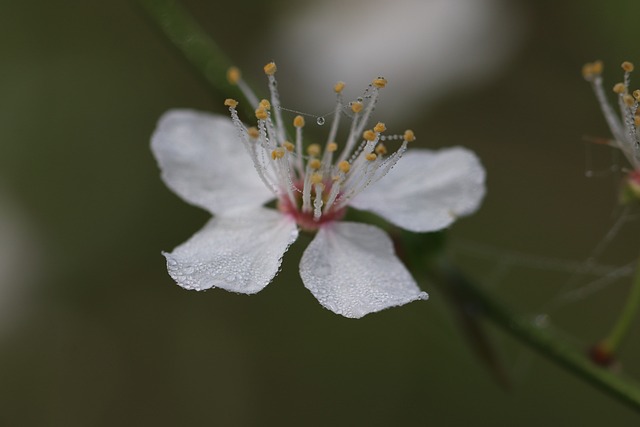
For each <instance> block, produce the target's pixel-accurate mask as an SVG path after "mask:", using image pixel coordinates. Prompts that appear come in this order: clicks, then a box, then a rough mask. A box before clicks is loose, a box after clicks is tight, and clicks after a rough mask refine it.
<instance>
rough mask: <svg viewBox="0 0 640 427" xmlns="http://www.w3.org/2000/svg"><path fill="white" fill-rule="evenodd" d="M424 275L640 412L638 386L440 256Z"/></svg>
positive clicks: (508, 330) (548, 356) (548, 357)
mask: <svg viewBox="0 0 640 427" xmlns="http://www.w3.org/2000/svg"><path fill="white" fill-rule="evenodd" d="M425 273H426V274H427V277H428V278H429V279H431V280H432V281H434V282H435V283H436V284H437V285H439V286H440V287H442V288H444V289H445V290H446V289H448V288H454V290H455V292H456V293H459V294H463V295H465V298H466V299H467V301H470V302H471V303H472V304H473V308H474V310H475V311H476V313H477V314H478V315H480V316H484V317H486V318H487V319H489V320H490V321H492V322H493V323H495V324H496V325H497V326H499V327H500V328H502V329H503V330H505V331H506V332H508V333H510V334H511V335H512V336H513V337H515V338H516V339H518V340H519V341H521V342H522V343H523V344H525V345H527V346H529V347H531V348H533V349H534V350H536V351H538V353H540V354H541V355H542V356H544V357H546V358H547V359H549V360H551V361H553V362H555V363H556V364H558V365H559V366H561V367H563V368H565V369H566V370H568V371H569V372H571V373H573V374H575V375H576V376H577V377H579V378H582V379H583V380H585V381H586V382H588V383H590V384H591V385H593V386H595V387H596V388H598V389H600V390H602V391H603V392H605V393H607V394H609V395H610V396H612V397H614V398H615V399H617V400H619V401H621V402H623V403H625V404H627V405H628V406H630V407H631V408H633V409H635V410H636V411H640V387H639V386H638V384H637V383H635V382H633V381H631V380H629V379H626V378H623V377H621V376H619V375H615V374H613V373H612V372H610V371H608V370H606V369H604V368H602V367H600V366H597V365H596V364H595V363H593V362H592V361H591V360H589V359H588V358H587V357H586V356H585V354H583V352H580V351H576V350H575V349H574V348H572V347H570V346H568V345H566V344H565V343H564V342H563V341H561V340H560V339H558V338H556V337H555V336H553V335H552V333H550V332H549V331H548V330H546V329H542V328H540V327H538V326H536V325H535V324H533V323H532V322H531V321H530V320H529V319H526V318H523V317H522V316H518V315H516V314H515V313H514V312H513V311H512V310H511V309H510V308H508V307H507V306H505V305H504V304H502V303H501V302H500V301H499V300H498V298H496V296H495V295H492V294H491V293H490V292H489V291H487V290H486V289H485V288H483V287H482V286H480V285H478V284H476V283H474V282H473V281H471V280H469V279H468V278H467V277H465V276H464V275H463V274H462V273H461V272H460V271H459V270H458V269H457V268H456V267H455V266H453V265H451V264H450V263H449V262H448V260H446V258H443V257H441V258H439V259H437V261H435V262H432V263H431V264H430V265H429V266H428V268H427V269H426V270H425ZM585 353H586V352H585Z"/></svg>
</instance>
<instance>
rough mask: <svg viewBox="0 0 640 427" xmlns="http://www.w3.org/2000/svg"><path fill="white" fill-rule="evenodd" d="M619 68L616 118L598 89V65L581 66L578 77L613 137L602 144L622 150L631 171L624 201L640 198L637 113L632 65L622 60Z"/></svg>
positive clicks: (639, 114) (600, 66)
mask: <svg viewBox="0 0 640 427" xmlns="http://www.w3.org/2000/svg"><path fill="white" fill-rule="evenodd" d="M621 66H622V69H623V70H624V80H623V81H622V82H620V83H616V84H615V85H614V86H613V91H614V92H615V93H616V94H617V97H618V107H619V109H620V115H619V116H618V114H617V113H616V112H615V110H614V109H613V107H612V106H611V104H609V101H608V99H607V96H606V94H605V91H604V88H603V86H602V69H603V64H602V62H600V61H596V62H592V63H588V64H585V66H584V67H583V68H582V75H583V76H584V78H585V79H586V80H587V81H589V82H590V83H591V86H592V87H593V90H594V92H595V94H596V98H597V99H598V102H599V104H600V108H601V109H602V113H603V115H604V118H605V120H606V121H607V124H608V125H609V129H610V130H611V133H612V135H613V138H614V139H613V140H607V141H606V143H607V144H608V145H610V146H612V147H615V148H618V149H619V150H620V151H622V153H623V154H624V156H625V157H626V158H627V160H628V161H629V164H631V167H632V168H633V169H632V170H631V171H629V173H628V174H627V177H626V180H625V187H624V189H623V190H624V192H623V195H622V197H623V201H628V200H631V199H640V110H638V106H639V105H640V103H639V102H640V90H634V91H633V92H632V93H630V89H629V87H630V83H631V72H632V71H633V68H634V66H633V64H632V63H631V62H628V61H625V62H623V63H622V65H621Z"/></svg>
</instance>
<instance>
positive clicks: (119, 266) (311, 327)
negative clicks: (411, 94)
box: [0, 0, 640, 426]
mask: <svg viewBox="0 0 640 427" xmlns="http://www.w3.org/2000/svg"><path fill="white" fill-rule="evenodd" d="M184 3H185V5H186V6H187V7H188V9H189V10H190V11H192V12H193V14H194V15H195V16H196V18H197V19H198V21H199V22H200V23H201V24H202V25H203V26H204V27H205V28H207V30H208V31H209V32H210V33H211V34H212V35H213V36H214V37H215V38H216V40H217V41H218V42H219V43H220V45H221V46H222V47H223V48H224V49H225V50H226V51H227V52H228V55H229V56H230V57H231V58H232V59H233V60H234V61H235V62H236V63H237V65H239V66H240V67H241V68H242V69H243V71H244V72H245V74H246V75H247V76H248V77H249V79H250V80H253V81H258V82H261V81H262V76H261V67H262V65H263V64H264V63H266V62H267V61H269V60H271V59H275V60H276V61H278V58H279V56H280V55H281V54H282V49H283V47H282V46H276V45H272V44H269V43H267V41H268V40H269V37H268V36H269V35H270V34H272V33H273V32H275V31H277V30H278V27H279V26H281V25H283V22H286V21H283V20H282V16H283V15H284V14H285V13H289V12H291V10H292V8H294V5H297V6H296V7H298V8H300V7H301V6H300V5H299V4H298V3H288V2H286V1H284V0H282V1H278V2H274V3H268V2H253V1H249V0H236V1H234V2H224V3H223V4H221V2H214V1H204V0H201V1H196V0H190V1H185V2H184ZM512 3H513V5H516V6H517V8H518V10H519V15H518V19H519V21H518V25H519V26H521V27H522V34H521V37H522V39H521V40H520V42H519V43H518V47H517V48H516V49H515V51H514V52H513V53H512V55H511V56H510V60H508V61H506V62H505V65H504V66H502V67H501V69H500V70H499V71H498V72H497V73H495V74H494V75H493V77H492V78H491V79H489V80H487V82H486V84H484V85H479V86H475V87H474V88H472V89H466V90H465V91H464V92H457V93H456V92H454V93H452V94H451V95H450V96H447V97H446V98H444V99H440V100H439V101H438V102H437V103H435V104H430V105H429V106H426V105H425V106H424V108H425V113H419V112H418V113H415V114H412V117H411V118H410V121H409V118H407V119H406V121H403V116H402V115H398V116H397V117H394V118H393V125H394V128H397V129H403V128H404V127H409V126H411V127H413V128H414V130H415V131H416V133H417V134H418V135H419V136H420V138H421V141H422V142H424V143H425V144H426V145H428V146H431V147H444V146H452V145H458V144H460V145H464V146H466V147H469V148H471V149H473V150H475V151H476V152H477V153H478V155H479V156H480V158H481V159H482V161H483V163H484V165H485V167H486V169H487V171H488V195H487V198H486V200H485V203H484V205H483V207H482V209H481V210H480V211H479V212H478V213H477V214H475V215H473V216H471V217H469V218H466V219H463V220H461V221H459V222H458V223H456V224H455V226H454V227H453V228H452V230H451V232H450V233H449V234H450V245H449V250H450V251H451V252H452V254H453V255H454V256H455V257H456V258H457V259H458V261H459V263H460V265H461V266H462V268H463V269H465V270H467V271H468V272H469V273H470V274H471V275H473V276H474V277H477V278H478V279H481V280H484V282H485V285H486V286H490V287H492V288H493V289H494V290H495V291H496V292H497V293H498V294H499V295H500V296H501V297H502V298H504V299H505V300H506V301H508V302H509V303H510V304H512V305H513V306H514V307H516V308H518V309H519V310H521V311H522V313H523V314H525V315H531V316H534V315H536V314H538V313H541V312H543V311H544V310H545V307H546V306H547V304H548V303H549V302H551V301H554V300H555V299H557V298H558V296H559V295H561V294H562V292H563V291H564V290H566V289H567V286H565V285H566V284H567V283H569V284H573V285H576V286H584V285H586V284H588V283H589V282H591V281H593V280H596V279H598V278H599V276H597V275H596V276H585V277H578V278H577V279H575V278H574V279H572V278H571V274H570V273H566V272H564V273H562V272H558V271H555V270H554V269H553V268H549V267H544V268H525V267H524V266H521V265H515V264H514V265H511V264H509V265H507V266H506V269H504V270H500V268H501V266H504V262H505V257H506V258H518V257H517V254H519V253H525V254H529V255H527V256H525V257H524V258H518V259H520V262H518V261H517V260H516V264H522V263H523V262H525V261H535V260H536V259H537V258H535V257H534V256H543V257H549V258H551V259H562V260H568V261H567V262H566V263H562V262H561V263H560V265H561V267H563V266H564V267H567V268H565V269H566V270H570V263H569V261H583V260H585V259H587V258H588V257H589V254H590V253H591V252H592V250H593V249H594V248H595V247H596V246H597V245H598V243H599V242H601V241H602V239H603V236H604V235H605V233H606V232H607V230H608V229H609V228H610V227H611V225H612V224H613V222H614V220H615V214H616V209H615V206H616V188H617V179H618V178H617V177H616V176H615V174H604V175H603V176H598V177H595V178H586V177H585V171H586V170H587V166H585V156H586V155H592V157H593V163H594V165H593V167H594V169H606V168H608V167H610V166H611V165H612V164H614V165H615V164H617V163H615V160H614V161H612V153H611V152H610V151H609V150H608V149H606V148H602V147H589V146H588V144H587V143H585V141H584V137H585V135H595V136H608V135H609V132H608V129H607V128H606V125H605V122H604V119H603V118H602V117H601V114H600V112H599V108H598V106H597V104H596V102H595V99H594V97H593V95H592V93H591V90H590V88H589V85H588V84H587V83H585V82H584V81H583V80H582V78H581V76H580V68H581V66H582V64H583V63H584V62H586V61H591V60H594V59H601V60H603V61H605V64H606V68H605V81H606V82H607V84H606V85H607V87H609V86H611V85H613V83H615V82H617V81H619V80H620V79H621V76H622V73H621V72H620V70H619V68H618V64H619V63H620V62H622V61H623V60H627V59H628V60H630V61H636V62H640V57H638V56H637V55H638V50H637V42H638V31H637V17H638V16H640V3H638V2H635V1H622V0H619V1H612V2H607V3H606V5H605V3H604V2H601V1H597V0H589V1H578V0H574V1H564V2H553V1H534V0H529V1H524V0H523V1H517V2H512ZM0 5H1V7H0V11H1V13H0V215H4V218H0V232H1V233H2V234H0V247H2V249H0V256H3V257H5V262H3V263H0V266H4V267H3V268H5V269H6V270H7V271H8V272H7V273H6V274H5V276H6V277H5V276H0V278H2V283H0V313H1V315H0V320H1V321H2V323H1V324H0V425H6V426H18V425H19V426H103V425H104V426H107V425H157V426H174V425H423V424H428V425H435V426H441V425H442V426H447V425H492V426H495V425H505V426H506V425H521V426H537V425H540V424H546V425H583V426H599V425H634V424H635V423H637V414H636V413H634V412H632V411H631V410H630V409H628V408H627V407H625V406H623V405H622V404H620V403H618V402H616V401H613V400H612V399H610V398H609V397H607V396H605V395H603V394H601V393H600V392H599V391H597V390H594V389H593V388H591V387H590V386H587V385H586V384H585V383H584V382H582V381H581V380H579V379H577V378H575V377H573V376H571V375H569V374H567V373H566V372H565V371H563V370H561V369H560V368H558V367H556V366H555V365H552V364H551V363H550V362H548V361H546V360H543V359H541V358H539V357H537V356H535V355H533V354H531V353H530V352H529V351H528V350H527V349H525V348H524V347H522V346H521V345H519V344H518V343H515V342H513V341H512V340H511V339H510V338H508V337H506V336H504V335H503V334H502V332H500V331H497V330H493V329H492V328H490V329H489V332H490V335H491V338H492V341H493V342H494V344H495V345H496V348H497V350H498V352H499V354H500V358H501V360H502V362H503V363H504V366H505V369H506V370H507V371H508V372H509V374H510V376H511V379H512V387H511V389H509V390H504V389H503V388H501V387H500V386H499V385H498V384H497V383H496V382H495V381H494V380H493V378H492V377H491V375H490V374H489V373H488V372H487V371H486V370H485V369H484V367H483V366H482V364H481V363H480V362H479V361H478V360H477V359H476V358H475V356H474V355H473V354H472V352H471V351H470V349H469V347H468V345H467V343H466V341H465V339H464V337H463V335H462V334H461V333H460V330H459V329H458V326H457V324H456V322H455V317H454V315H453V313H452V312H451V311H450V307H449V306H448V305H447V303H446V301H444V299H443V296H442V294H439V293H438V292H437V290H436V289H434V288H433V287H432V286H430V285H429V284H428V283H422V287H423V289H425V290H427V291H428V292H429V293H430V294H431V299H430V300H429V301H428V302H424V303H412V304H409V305H408V306H405V307H403V308H396V309H391V310H387V311H384V312H381V313H377V314H373V315H369V316H367V317H365V318H364V319H362V320H358V321H354V320H349V319H345V318H342V317H339V316H337V315H334V314H332V313H331V312H329V311H327V310H325V309H323V308H322V307H321V306H320V305H319V304H318V303H317V302H316V301H315V299H314V298H313V297H312V296H311V295H310V294H309V292H308V291H307V290H306V289H305V288H304V287H303V286H302V283H301V282H300V280H299V277H298V274H297V264H298V261H299V258H300V255H301V252H302V249H303V246H302V245H295V246H294V248H293V249H292V250H291V251H289V253H288V254H287V257H286V258H285V261H284V264H283V272H282V273H281V274H280V275H279V276H278V277H277V279H276V280H275V281H274V283H273V284H271V285H270V286H268V287H267V288H266V289H265V290H264V291H263V292H261V293H259V294H257V295H255V296H251V297H247V296H242V295H235V294H231V293H228V292H224V291H220V290H214V291H209V292H206V293H195V292H188V291H185V290H183V289H181V288H179V287H178V286H176V285H175V284H174V283H173V281H172V280H171V278H170V277H169V276H168V275H167V273H166V269H165V264H164V259H163V257H162V256H161V255H160V251H161V250H170V249H172V248H173V247H174V246H176V245H178V244H180V243H182V242H183V241H185V240H186V239H187V238H188V237H189V236H191V234H192V233H194V232H195V231H197V230H198V229H199V228H200V227H201V226H202V225H203V224H204V223H205V221H206V220H207V219H208V217H209V215H208V214H207V213H206V212H204V211H201V210H199V209H197V208H194V207H191V206H189V205H187V204H185V203H184V202H182V201H181V200H180V199H179V198H178V197H176V196H175V195H174V194H172V193H171V192H170V191H169V190H168V189H167V188H166V187H165V186H164V184H163V183H162V182H161V180H160V178H159V172H158V169H157V167H156V164H155V160H154V159H153V157H152V155H151V152H150V150H149V137H150V135H151V133H152V131H153V129H154V126H155V123H156V120H157V119H158V117H159V116H160V115H161V114H162V113H163V112H164V111H166V110H167V109H169V108H176V107H189V108H197V109H204V110H210V111H215V112H220V113H224V108H223V107H222V100H223V99H222V96H221V95H219V94H212V93H211V92H209V91H208V89H207V87H206V86H205V85H204V84H203V82H202V81H201V80H200V79H199V77H198V76H197V75H196V74H195V73H194V72H193V71H192V70H191V69H190V67H189V66H188V65H187V64H186V63H185V62H184V61H183V60H182V59H181V58H180V57H179V55H177V53H176V52H175V51H174V50H173V49H172V48H171V47H170V46H169V45H167V44H166V42H165V40H164V39H163V38H162V37H161V36H160V34H159V33H158V32H157V31H156V29H155V28H154V27H153V25H151V23H150V22H149V21H148V20H147V19H146V18H145V16H144V14H143V13H142V12H141V10H140V9H138V8H137V7H136V4H135V3H134V2H126V1H112V2H93V1H90V2H80V1H65V0H62V1H57V2H47V1H42V0H40V1H23V2H16V1H8V0H2V1H0ZM336 13H339V11H336ZM291 19H295V18H291ZM329 24H330V23H327V28H328V31H330V28H331V27H330V25H329ZM355 24H357V25H360V29H361V30H363V31H371V32H372V34H373V36H376V37H378V36H379V37H385V34H388V33H390V32H392V31H402V29H401V28H390V27H388V26H385V25H384V22H363V23H358V22H356V23H355ZM407 42H408V43H418V42H419V41H416V40H408V41H407ZM326 48H327V49H331V46H326ZM488 48H490V46H489V47H488ZM357 54H358V53H357V52H354V60H357ZM634 55H635V56H634ZM381 62H382V63H384V54H381ZM379 73H380V71H379V70H371V76H375V75H378V74H379ZM292 74H293V73H291V74H289V76H290V77H291V79H292V80H294V79H293V76H292ZM365 77H366V78H368V77H369V76H365ZM313 78H314V76H312V75H311V76H304V80H305V81H306V82H307V83H306V84H313ZM416 78H419V76H416ZM279 83H280V87H281V88H282V90H283V96H285V98H284V101H283V102H284V105H285V106H287V100H286V95H287V94H288V93H289V94H291V93H294V92H304V87H300V86H299V84H300V83H298V81H296V83H295V85H298V86H293V87H289V88H288V89H285V87H286V86H287V71H286V69H282V71H281V72H280V73H279ZM292 85H293V83H292ZM388 90H389V91H392V90H393V81H391V82H390V85H389V88H388ZM287 91H288V92H287ZM382 102H384V99H383V101H382ZM293 108H295V106H294V107H293ZM318 108H319V109H320V110H330V109H331V105H329V107H328V108H326V109H325V108H324V107H318ZM387 125H388V126H389V120H387ZM612 162H613V163H612ZM620 164H621V165H622V166H624V164H623V163H620ZM638 231H640V230H639V226H638V221H632V222H630V223H629V224H627V225H626V226H625V227H624V228H623V229H622V231H620V232H619V233H617V235H616V236H615V239H613V241H612V242H611V244H610V246H609V247H608V249H607V250H606V251H605V252H604V253H603V254H602V255H600V256H598V259H597V261H598V262H599V263H603V264H609V265H614V266H621V265H625V264H627V263H629V262H632V261H633V260H634V259H635V258H636V257H637V255H638V252H639V250H640V248H639V246H640V245H638V238H637V236H638ZM476 244H482V245H487V246H489V247H490V248H495V249H491V250H482V251H477V250H474V249H473V248H474V245H476ZM480 252H482V253H480ZM561 269H562V268H561ZM629 280H630V279H629V278H626V279H624V278H623V279H622V280H619V281H616V282H614V283H612V284H610V285H609V286H606V287H605V288H604V289H603V290H601V291H599V292H597V293H595V294H593V295H591V296H589V297H586V298H580V299H579V300H577V301H573V302H571V303H568V304H563V305H562V306H561V307H559V308H558V309H557V310H555V311H554V312H553V313H552V315H551V317H550V321H551V322H552V323H553V324H554V325H555V326H557V327H559V328H560V329H562V330H563V331H565V332H566V339H567V341H568V342H570V343H571V344H574V345H576V346H578V347H579V348H580V347H583V348H586V347H588V346H589V345H590V344H592V343H594V342H595V341H597V340H598V339H600V338H602V337H603V336H604V335H605V334H606V333H607V332H608V330H609V328H610V327H611V324H612V323H613V321H614V320H615V317H616V314H617V313H618V312H619V310H620V308H621V307H622V304H623V302H624V299H625V297H626V294H627V289H628V282H629ZM639 327H640V324H639V323H638V322H637V321H636V322H635V324H634V328H633V329H632V331H631V333H630V337H629V339H628V340H627V342H626V343H625V346H624V348H623V351H622V353H621V355H620V362H621V369H622V370H623V371H624V372H625V373H626V374H628V375H629V376H631V377H635V378H640V364H639V363H638V360H640V344H639V342H638V339H637V336H638V333H639V331H640V328H639Z"/></svg>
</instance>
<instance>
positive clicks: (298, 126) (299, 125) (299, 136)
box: [293, 116, 304, 176]
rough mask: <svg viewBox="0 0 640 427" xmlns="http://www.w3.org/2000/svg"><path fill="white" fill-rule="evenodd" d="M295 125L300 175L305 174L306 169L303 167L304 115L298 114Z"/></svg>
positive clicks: (294, 120) (294, 121)
mask: <svg viewBox="0 0 640 427" xmlns="http://www.w3.org/2000/svg"><path fill="white" fill-rule="evenodd" d="M293 126H294V127H295V128H296V152H297V153H298V162H297V167H298V172H299V173H300V176H302V175H304V169H303V167H302V128H303V127H304V117H302V116H296V117H295V118H294V119H293Z"/></svg>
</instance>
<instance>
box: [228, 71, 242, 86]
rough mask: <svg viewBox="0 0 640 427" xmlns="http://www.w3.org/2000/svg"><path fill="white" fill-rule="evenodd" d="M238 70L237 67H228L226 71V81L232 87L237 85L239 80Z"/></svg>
mask: <svg viewBox="0 0 640 427" xmlns="http://www.w3.org/2000/svg"><path fill="white" fill-rule="evenodd" d="M241 76H242V75H241V74H240V69H239V68H238V67H229V69H228V70H227V81H228V82H229V83H230V84H232V85H234V86H235V85H237V84H238V82H239V81H240V78H241Z"/></svg>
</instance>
